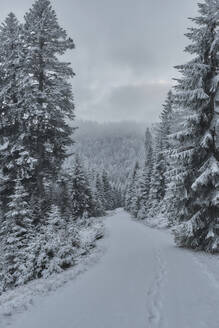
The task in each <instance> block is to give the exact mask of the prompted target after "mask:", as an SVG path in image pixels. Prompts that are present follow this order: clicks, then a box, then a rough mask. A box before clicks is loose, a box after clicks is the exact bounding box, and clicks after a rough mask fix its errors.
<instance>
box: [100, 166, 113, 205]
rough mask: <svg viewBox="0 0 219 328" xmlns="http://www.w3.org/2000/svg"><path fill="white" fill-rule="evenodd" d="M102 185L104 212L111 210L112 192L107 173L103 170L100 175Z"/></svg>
mask: <svg viewBox="0 0 219 328" xmlns="http://www.w3.org/2000/svg"><path fill="white" fill-rule="evenodd" d="M102 185H103V197H104V208H105V209H106V210H113V209H114V206H113V190H112V186H111V184H110V182H109V177H108V174H107V172H106V171H105V170H104V171H103V173H102Z"/></svg>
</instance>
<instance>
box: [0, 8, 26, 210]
mask: <svg viewBox="0 0 219 328" xmlns="http://www.w3.org/2000/svg"><path fill="white" fill-rule="evenodd" d="M0 43H1V49H0V88H1V93H0V144H1V146H0V149H1V151H0V165H1V170H2V173H3V175H2V179H1V202H2V207H3V210H4V211H5V212H6V211H7V203H8V199H9V198H8V197H10V195H12V194H13V191H14V181H15V180H16V178H17V172H18V170H19V171H20V167H21V166H22V167H23V169H24V167H25V164H26V165H27V164H28V163H30V162H28V163H27V162H26V158H27V154H26V155H25V158H24V152H25V150H24V148H23V147H22V141H21V139H22V132H23V131H22V128H21V126H20V123H21V120H20V108H19V101H18V98H19V96H18V95H19V88H18V84H19V74H20V71H21V65H20V61H19V59H20V54H21V53H22V49H23V48H22V42H21V26H20V24H19V22H18V20H17V18H16V17H15V15H14V14H13V13H10V14H9V15H8V16H7V17H6V19H5V21H4V22H3V24H2V25H1V27H0ZM21 154H23V156H22V155H21ZM21 156H22V158H23V159H24V161H23V162H21Z"/></svg>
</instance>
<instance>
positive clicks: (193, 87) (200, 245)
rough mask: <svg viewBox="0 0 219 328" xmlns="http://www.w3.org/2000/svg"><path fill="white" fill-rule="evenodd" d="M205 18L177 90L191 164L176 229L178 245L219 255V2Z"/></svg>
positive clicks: (207, 8) (195, 31) (182, 154)
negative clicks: (184, 114) (180, 221)
mask: <svg viewBox="0 0 219 328" xmlns="http://www.w3.org/2000/svg"><path fill="white" fill-rule="evenodd" d="M198 6H199V13H200V16H199V17H196V18H193V19H192V21H193V22H194V23H195V24H196V27H192V28H190V29H189V32H188V33H187V37H188V38H189V40H191V44H190V45H189V46H188V47H187V48H186V52H187V53H189V54H191V55H192V56H193V59H192V60H191V61H190V62H188V63H187V64H185V65H181V66H178V69H179V70H180V72H181V73H182V75H183V77H182V78H181V79H179V80H178V85H177V87H176V90H177V94H176V103H177V105H178V107H179V108H182V109H187V110H188V113H189V114H188V115H187V119H186V121H185V124H184V126H185V129H184V130H182V131H180V132H179V133H178V134H177V135H176V137H177V139H178V140H179V141H180V142H181V145H182V146H181V147H180V148H179V149H178V157H179V159H183V160H184V161H186V173H185V174H184V176H183V183H184V186H185V195H186V204H185V219H186V222H185V223H183V224H181V225H180V226H179V227H178V228H177V229H176V230H175V239H176V243H177V244H178V245H180V246H187V247H191V248H195V249H204V250H206V251H211V252H216V251H217V252H218V251H219V229H218V227H219V222H218V218H219V198H218V191H219V189H218V188H219V149H218V143H217V140H218V128H217V127H218V102H217V100H216V94H217V92H218V69H219V67H218V48H219V40H218V25H219V17H218V13H219V2H218V1H217V0H205V1H204V3H200V4H198Z"/></svg>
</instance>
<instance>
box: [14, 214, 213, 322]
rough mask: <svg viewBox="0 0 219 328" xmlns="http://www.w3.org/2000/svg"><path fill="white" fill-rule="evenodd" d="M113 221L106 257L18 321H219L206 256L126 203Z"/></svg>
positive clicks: (105, 242) (104, 243)
mask: <svg viewBox="0 0 219 328" xmlns="http://www.w3.org/2000/svg"><path fill="white" fill-rule="evenodd" d="M106 226H107V231H108V234H107V237H106V238H104V239H103V240H102V241H101V242H100V244H99V245H100V246H101V247H105V248H106V252H105V254H104V256H103V257H102V258H101V259H100V261H99V262H98V263H97V264H95V265H93V266H92V267H91V268H90V269H89V270H88V271H87V272H85V273H83V274H81V275H79V276H78V277H77V278H76V279H75V280H74V281H71V282H69V283H68V284H67V285H65V286H64V287H62V288H60V289H59V290H57V291H56V292H55V293H52V294H51V295H50V296H49V297H45V298H43V299H42V298H39V300H38V301H37V300H36V302H35V305H34V306H33V307H32V308H31V309H30V311H29V312H26V313H23V314H20V315H19V316H18V317H17V319H16V322H14V323H13V324H12V326H11V327H12V328H39V327H40V328H48V327H51V328H157V327H160V328H205V327H206V328H207V327H208V328H218V327H219V312H218V306H219V283H218V281H217V280H216V278H215V276H214V275H213V273H211V272H210V271H208V269H209V268H208V267H207V265H206V263H205V262H202V261H201V260H200V259H199V257H198V255H197V256H196V255H195V254H194V253H193V252H190V251H187V250H182V249H178V248H176V247H175V246H174V245H173V240H172V237H171V236H170V235H169V234H168V233H167V232H165V231H158V230H153V229H151V228H148V227H146V226H143V225H142V224H139V223H137V222H134V221H132V220H131V219H130V217H129V215H128V214H127V213H125V212H124V211H123V210H118V211H117V212H116V214H115V215H114V216H112V217H107V218H106ZM218 275H219V273H218Z"/></svg>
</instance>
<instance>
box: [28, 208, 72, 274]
mask: <svg viewBox="0 0 219 328" xmlns="http://www.w3.org/2000/svg"><path fill="white" fill-rule="evenodd" d="M77 239H78V236H77V231H76V230H75V229H74V227H73V225H72V224H70V223H68V224H67V222H66V221H65V220H63V218H62V215H61V212H60V209H59V207H58V206H57V205H52V206H51V208H50V211H49V215H48V217H47V219H46V224H45V225H44V226H42V227H41V231H40V232H39V233H38V234H37V236H36V240H35V242H34V245H33V253H34V262H33V268H34V270H33V272H34V276H35V278H39V277H45V278H46V277H48V276H50V275H51V274H53V273H59V272H62V271H63V270H65V269H66V268H68V267H70V266H71V265H73V263H74V252H75V245H76V241H77Z"/></svg>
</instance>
